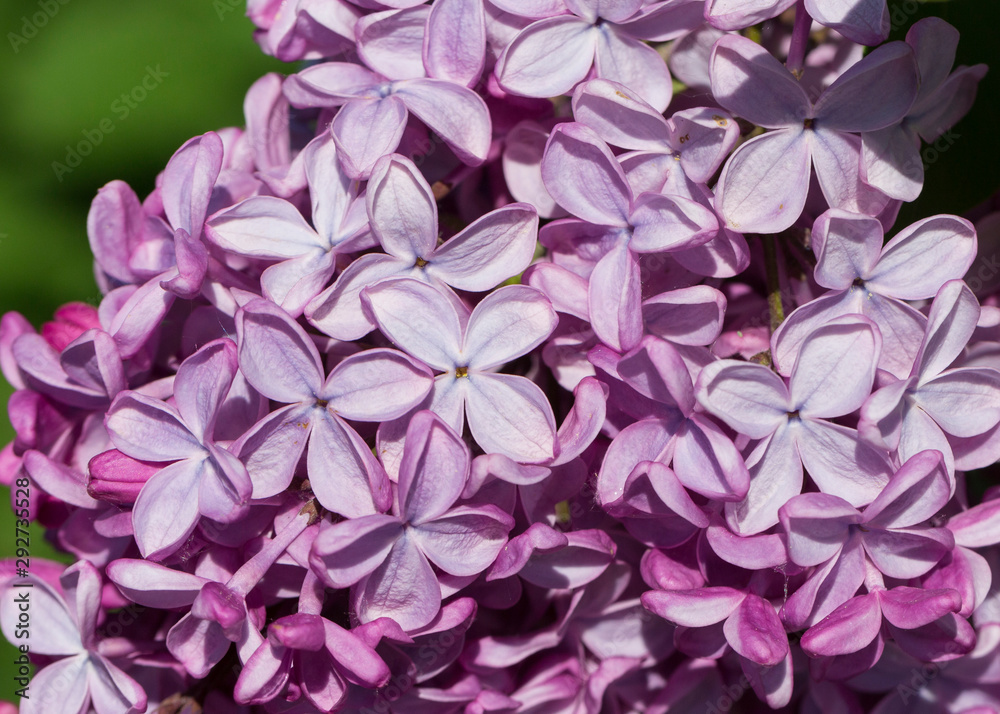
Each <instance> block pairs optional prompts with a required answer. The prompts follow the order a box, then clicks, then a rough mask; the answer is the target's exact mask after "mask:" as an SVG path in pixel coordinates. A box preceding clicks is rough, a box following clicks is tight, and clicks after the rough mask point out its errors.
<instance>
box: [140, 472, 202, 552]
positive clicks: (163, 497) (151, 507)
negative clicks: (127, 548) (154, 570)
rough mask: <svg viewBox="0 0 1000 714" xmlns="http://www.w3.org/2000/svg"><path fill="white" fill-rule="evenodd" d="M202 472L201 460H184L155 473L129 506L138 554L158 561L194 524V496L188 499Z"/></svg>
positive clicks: (175, 545)
mask: <svg viewBox="0 0 1000 714" xmlns="http://www.w3.org/2000/svg"><path fill="white" fill-rule="evenodd" d="M203 473H204V461H203V460H200V459H187V460H184V461H178V462H177V463H176V464H171V465H170V466H167V467H166V468H164V469H163V470H162V471H158V472H157V473H155V474H154V475H153V476H152V478H150V479H149V481H147V482H146V485H145V486H143V487H142V491H140V492H139V497H138V498H137V499H136V501H135V506H134V507H133V508H132V527H133V528H134V529H135V542H136V544H137V545H138V546H139V552H141V553H142V557H144V558H147V559H149V560H162V559H163V558H165V557H167V556H168V555H170V554H171V553H173V552H175V551H176V550H177V549H178V548H180V547H181V545H182V544H183V543H184V541H185V540H186V539H187V537H188V536H189V535H191V531H193V530H194V527H195V525H197V523H198V516H199V512H198V499H197V498H192V494H194V493H195V492H196V491H197V490H198V484H199V482H200V481H201V477H202V474H203Z"/></svg>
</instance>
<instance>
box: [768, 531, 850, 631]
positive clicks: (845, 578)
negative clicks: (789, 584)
mask: <svg viewBox="0 0 1000 714" xmlns="http://www.w3.org/2000/svg"><path fill="white" fill-rule="evenodd" d="M865 568H866V560H865V552H864V547H863V546H862V545H861V537H860V534H859V533H855V534H854V535H853V536H852V537H851V538H850V539H848V541H847V542H846V543H844V545H843V548H842V549H841V550H840V552H839V554H837V555H836V556H835V557H832V558H830V559H829V560H828V561H826V562H825V563H823V564H821V565H820V566H819V567H817V568H816V569H815V570H813V573H812V575H810V576H809V578H808V579H806V581H805V582H804V583H803V584H802V585H800V586H799V587H798V589H797V590H796V591H795V592H794V593H792V594H791V595H790V596H789V598H788V600H786V601H785V603H784V604H783V605H782V608H781V619H782V620H783V621H784V622H785V623H786V624H787V625H788V626H789V627H790V628H792V629H795V630H799V629H802V628H805V627H811V626H812V625H815V624H816V623H817V622H819V621H820V620H822V619H823V618H824V617H826V616H827V615H829V614H830V613H832V612H833V611H834V610H836V609H837V608H838V607H840V606H841V605H843V604H844V603H846V602H847V601H848V600H850V599H851V598H852V597H854V596H855V595H856V594H857V592H858V588H860V587H861V585H862V583H863V582H864V579H865Z"/></svg>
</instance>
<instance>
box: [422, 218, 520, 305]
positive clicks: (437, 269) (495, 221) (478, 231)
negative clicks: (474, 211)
mask: <svg viewBox="0 0 1000 714" xmlns="http://www.w3.org/2000/svg"><path fill="white" fill-rule="evenodd" d="M537 237H538V213H537V212H536V211H535V209H534V208H532V207H531V206H529V205H528V204H524V203H520V204H518V203H512V204H508V205H506V206H504V207H503V208H500V209H497V210H496V211H490V212H489V213H487V214H486V215H485V216H483V217H482V218H479V219H478V220H476V221H473V222H472V223H470V224H469V225H468V226H467V227H466V228H465V229H463V230H462V231H461V232H460V233H458V234H457V235H456V236H454V237H453V238H451V239H449V240H448V241H446V242H445V243H444V244H443V245H442V246H441V247H440V248H438V249H437V250H435V251H434V255H433V256H432V257H431V258H430V259H429V261H428V263H427V265H426V266H425V267H424V271H425V272H426V273H427V275H429V276H431V277H433V278H438V279H439V280H443V281H444V282H446V283H448V284H449V285H451V286H452V287H455V288H458V289H459V290H470V291H472V292H483V291H486V290H491V289H492V288H494V287H496V286H497V285H499V284H500V283H502V282H503V281H504V280H507V279H508V278H511V277H513V276H515V275H517V274H518V273H521V272H523V271H524V269H525V268H527V267H528V265H529V264H530V263H531V260H532V258H533V257H534V255H535V241H536V239H537Z"/></svg>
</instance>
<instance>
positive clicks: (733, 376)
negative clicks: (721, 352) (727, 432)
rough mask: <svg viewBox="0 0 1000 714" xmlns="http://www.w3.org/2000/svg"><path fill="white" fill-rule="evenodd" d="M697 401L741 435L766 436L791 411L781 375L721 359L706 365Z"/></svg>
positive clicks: (763, 368) (699, 380) (766, 369)
mask: <svg viewBox="0 0 1000 714" xmlns="http://www.w3.org/2000/svg"><path fill="white" fill-rule="evenodd" d="M695 394H696V396H697V398H698V401H699V402H700V403H701V405H702V406H703V407H705V408H706V409H707V410H708V411H709V412H711V413H712V414H714V415H715V416H717V417H718V418H719V419H722V420H723V421H724V422H725V423H726V424H728V425H729V426H730V427H732V428H733V429H735V430H736V431H738V432H739V433H741V434H746V435H747V436H749V437H750V438H752V439H763V438H764V437H765V436H768V435H770V434H772V433H774V430H775V429H777V428H778V427H780V426H781V425H782V424H783V423H784V422H785V420H786V419H787V414H788V412H789V411H791V406H790V400H789V396H788V390H787V388H786V387H785V383H784V381H782V379H781V377H779V376H778V375H776V374H775V373H774V372H772V371H771V370H769V369H768V368H767V367H764V366H763V365H758V364H748V363H746V362H738V361H736V360H720V361H718V362H713V363H711V364H709V365H707V366H706V367H705V368H704V369H703V370H702V371H701V374H700V375H699V377H698V383H697V385H696V386H695Z"/></svg>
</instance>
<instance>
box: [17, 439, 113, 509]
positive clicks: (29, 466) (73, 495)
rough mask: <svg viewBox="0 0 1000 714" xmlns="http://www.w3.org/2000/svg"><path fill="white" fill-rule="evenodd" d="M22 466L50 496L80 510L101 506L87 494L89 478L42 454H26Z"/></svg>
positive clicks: (30, 452) (28, 452) (32, 452)
mask: <svg viewBox="0 0 1000 714" xmlns="http://www.w3.org/2000/svg"><path fill="white" fill-rule="evenodd" d="M21 464H22V466H23V468H24V471H25V472H26V473H27V475H28V476H29V477H30V478H31V480H32V481H33V482H34V483H35V484H37V485H38V486H39V487H40V488H41V489H42V490H43V491H45V492H46V493H48V494H49V495H50V496H55V497H56V498H57V499H59V500H60V501H63V502H65V503H68V504H70V505H73V506H77V507H79V508H97V507H98V506H100V505H101V504H100V503H99V502H98V501H96V500H95V499H93V498H92V497H91V496H90V494H89V493H87V481H88V480H89V479H88V476H86V475H84V474H79V473H77V472H76V471H74V470H73V469H71V468H69V467H68V466H64V465H62V464H60V463H58V462H57V461H54V460H53V459H51V458H49V457H48V456H46V455H45V454H43V453H42V452H40V451H27V452H25V454H24V457H23V461H22V462H21Z"/></svg>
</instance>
